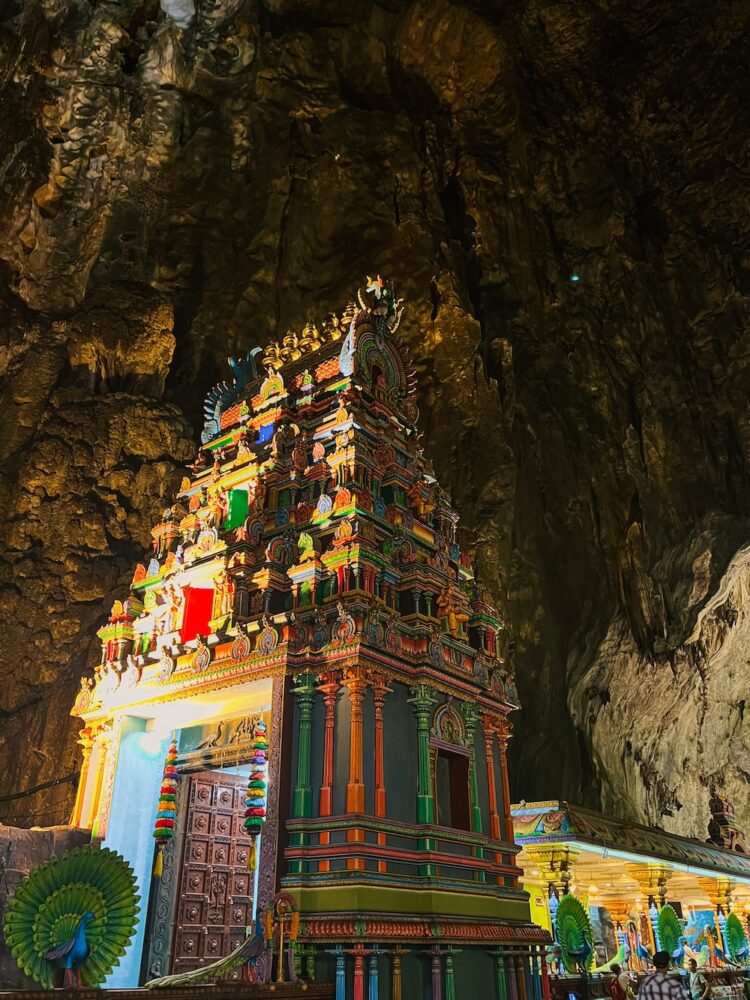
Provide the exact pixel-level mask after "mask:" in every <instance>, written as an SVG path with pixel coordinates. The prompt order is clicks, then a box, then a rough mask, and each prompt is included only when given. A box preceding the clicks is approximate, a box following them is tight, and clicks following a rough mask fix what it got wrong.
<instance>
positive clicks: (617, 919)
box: [602, 897, 630, 946]
mask: <svg viewBox="0 0 750 1000" xmlns="http://www.w3.org/2000/svg"><path fill="white" fill-rule="evenodd" d="M602 906H603V907H604V909H605V910H606V911H607V912H608V913H609V915H610V917H611V918H612V923H613V924H614V925H615V932H616V934H617V944H618V945H619V946H622V945H624V944H625V925H626V924H627V922H628V919H629V917H630V914H629V912H628V904H627V903H626V902H625V901H624V900H621V899H607V898H606V897H605V898H604V899H603V900H602Z"/></svg>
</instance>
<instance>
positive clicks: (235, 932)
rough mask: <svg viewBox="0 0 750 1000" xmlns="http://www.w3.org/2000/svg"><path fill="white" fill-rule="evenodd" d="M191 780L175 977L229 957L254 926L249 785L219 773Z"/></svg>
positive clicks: (184, 846) (236, 777) (198, 775)
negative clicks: (247, 818) (247, 820)
mask: <svg viewBox="0 0 750 1000" xmlns="http://www.w3.org/2000/svg"><path fill="white" fill-rule="evenodd" d="M188 780H189V782H190V788H189V790H188V797H187V809H188V815H187V821H186V823H185V839H184V845H183V852H182V866H181V871H180V878H179V881H178V886H179V890H178V891H179V893H180V898H179V901H178V905H177V929H176V933H175V935H174V953H173V956H172V971H173V972H187V971H189V970H190V969H196V968H199V967H200V966H203V965H210V964H211V962H215V961H216V960H217V959H218V958H223V957H224V956H225V955H228V954H229V952H230V951H232V950H233V949H234V948H235V947H236V946H237V945H238V944H239V943H240V941H242V940H243V939H244V937H245V933H246V931H245V928H246V927H247V926H249V925H250V924H252V921H253V905H252V903H253V900H252V893H253V873H252V872H250V871H248V870H247V859H248V854H249V852H250V839H249V837H247V835H246V834H245V831H244V828H243V825H242V821H243V817H244V812H245V809H244V806H243V805H242V802H243V799H244V797H245V790H246V788H247V781H246V779H244V778H241V777H238V776H236V775H224V774H222V773H221V772H219V771H201V772H200V773H199V774H194V775H191V777H190V778H189V779H188Z"/></svg>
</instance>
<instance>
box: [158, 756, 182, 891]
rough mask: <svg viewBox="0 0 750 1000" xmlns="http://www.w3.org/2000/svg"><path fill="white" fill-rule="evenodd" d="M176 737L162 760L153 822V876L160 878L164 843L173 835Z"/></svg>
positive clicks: (177, 778)
mask: <svg viewBox="0 0 750 1000" xmlns="http://www.w3.org/2000/svg"><path fill="white" fill-rule="evenodd" d="M176 760H177V737H176V736H173V737H172V742H171V743H170V744H169V750H167V759H166V760H165V762H164V775H163V777H162V780H161V792H160V793H159V809H158V812H157V813H156V822H155V823H154V840H155V841H156V860H155V861H154V878H161V874H162V872H163V870H164V845H165V844H167V843H169V841H170V840H171V839H172V837H173V836H174V821H175V816H176V814H177V809H176V807H175V792H176V789H177V782H178V781H179V780H180V775H179V773H178V771H177V765H176V763H175V762H176Z"/></svg>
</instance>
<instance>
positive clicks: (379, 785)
mask: <svg viewBox="0 0 750 1000" xmlns="http://www.w3.org/2000/svg"><path fill="white" fill-rule="evenodd" d="M370 686H371V688H372V697H373V702H374V704H375V815H376V816H385V815H386V805H385V802H386V798H385V766H384V759H383V705H384V703H385V698H386V695H389V694H390V693H391V690H392V689H391V688H389V687H388V685H387V684H386V682H385V678H383V677H381V676H380V675H379V674H375V675H374V676H373V677H372V679H371V681H370Z"/></svg>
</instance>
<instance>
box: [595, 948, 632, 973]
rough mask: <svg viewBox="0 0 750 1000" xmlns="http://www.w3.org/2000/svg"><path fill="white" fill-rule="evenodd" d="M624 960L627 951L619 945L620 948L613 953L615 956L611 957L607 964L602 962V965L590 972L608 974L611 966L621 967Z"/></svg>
mask: <svg viewBox="0 0 750 1000" xmlns="http://www.w3.org/2000/svg"><path fill="white" fill-rule="evenodd" d="M626 958H627V949H626V948H625V945H624V944H621V945H620V947H619V948H618V949H617V951H616V952H615V954H614V955H613V956H612V958H610V960H609V961H608V962H604V964H603V965H597V967H596V968H595V969H592V970H591V971H592V972H609V971H610V970H611V968H612V966H613V965H622V964H623V963H624V962H625V959H626Z"/></svg>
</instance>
